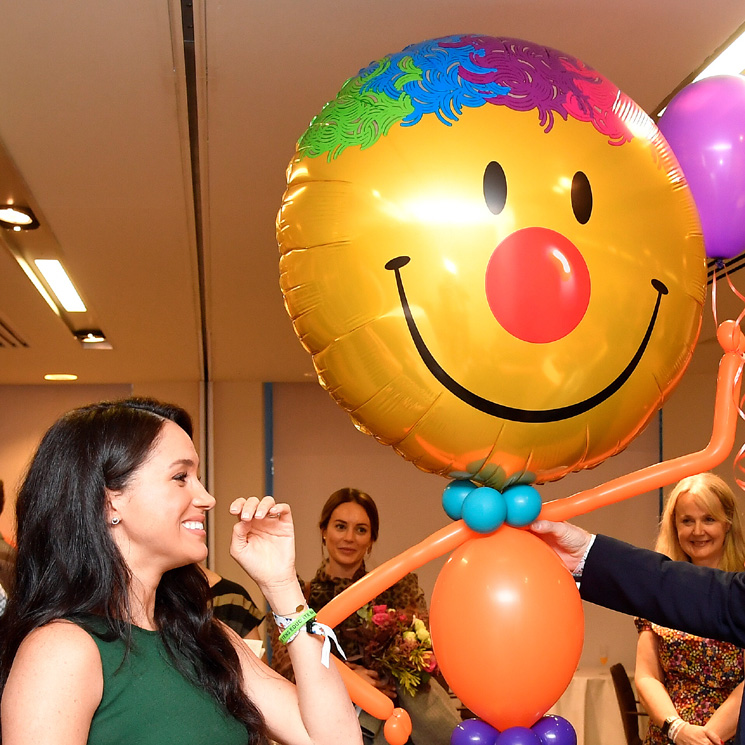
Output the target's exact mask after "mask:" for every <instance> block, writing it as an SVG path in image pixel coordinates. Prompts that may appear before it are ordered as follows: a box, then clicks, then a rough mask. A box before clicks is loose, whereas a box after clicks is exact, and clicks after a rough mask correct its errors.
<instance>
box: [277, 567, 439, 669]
mask: <svg viewBox="0 0 745 745" xmlns="http://www.w3.org/2000/svg"><path fill="white" fill-rule="evenodd" d="M366 574H367V569H365V564H364V562H363V563H362V566H361V567H360V568H359V569H358V570H357V571H356V572H355V574H354V577H352V578H351V579H346V578H343V577H329V575H328V574H327V573H326V567H325V565H323V566H321V567H320V569H319V570H318V571H317V572H316V576H315V577H313V579H312V580H311V581H310V583H305V582H303V581H302V580H300V586H301V587H302V589H303V593H304V594H305V596H306V598H307V600H308V605H309V606H310V607H311V608H313V610H314V611H319V610H321V608H323V607H324V606H325V605H327V604H328V603H329V602H330V601H331V600H332V599H333V598H335V597H336V596H337V595H338V594H339V593H341V592H343V591H344V590H346V589H347V587H349V586H350V585H352V584H353V583H355V582H356V581H357V580H358V579H361V578H362V577H364V576H365V575H366ZM372 603H373V605H387V606H388V607H389V608H400V609H404V608H415V609H416V611H417V612H418V614H419V615H420V616H421V617H423V618H426V617H427V601H426V600H425V598H424V592H422V589H421V588H420V587H419V582H418V580H417V576H416V574H407V575H406V576H405V577H403V578H402V579H400V580H399V581H398V582H396V584H395V585H393V586H391V587H389V588H388V589H387V590H384V591H383V592H382V593H381V594H380V595H378V597H377V598H375V600H373V601H372ZM361 623H362V619H361V618H360V617H359V616H358V615H357V614H356V613H353V614H352V615H351V616H349V617H348V618H346V619H345V620H344V621H342V622H341V623H340V624H339V625H338V626H337V627H336V628H335V629H334V631H335V632H336V636H337V638H338V640H339V644H340V645H341V648H342V649H343V650H344V654H346V655H347V657H354V656H355V655H357V652H358V649H357V643H356V642H355V641H354V640H352V639H350V638H349V637H348V635H347V634H345V633H344V632H345V631H347V630H349V629H354V628H355V627H357V626H359V625H360V624H361ZM269 635H270V639H271V644H272V663H271V664H272V667H273V668H274V669H275V670H276V671H277V672H278V673H280V674H281V675H284V677H285V678H287V679H288V680H291V681H293V682H294V680H295V678H294V675H293V673H292V665H291V663H290V655H289V654H288V652H287V648H286V647H285V646H284V645H283V644H280V643H279V635H278V633H277V630H276V625H275V624H274V623H271V624H269ZM331 648H332V650H333V649H334V647H333V645H332V647H331Z"/></svg>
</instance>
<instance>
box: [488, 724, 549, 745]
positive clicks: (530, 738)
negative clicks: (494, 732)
mask: <svg viewBox="0 0 745 745" xmlns="http://www.w3.org/2000/svg"><path fill="white" fill-rule="evenodd" d="M497 745H541V738H540V737H538V735H537V734H536V733H535V732H533V730H531V729H528V728H527V727H509V728H508V729H506V730H504V731H503V732H502V734H501V735H499V737H498V738H497Z"/></svg>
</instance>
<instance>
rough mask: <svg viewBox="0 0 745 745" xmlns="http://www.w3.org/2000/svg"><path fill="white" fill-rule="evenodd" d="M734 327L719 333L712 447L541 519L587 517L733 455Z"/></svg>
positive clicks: (559, 504)
mask: <svg viewBox="0 0 745 745" xmlns="http://www.w3.org/2000/svg"><path fill="white" fill-rule="evenodd" d="M732 324H733V322H732V321H725V322H724V323H723V324H722V325H721V326H720V327H719V331H718V337H719V341H720V343H721V344H722V346H723V347H724V349H725V350H726V353H725V354H724V356H723V357H722V361H721V363H720V365H719V373H718V376H717V391H716V401H715V404H714V424H713V427H712V435H711V439H710V440H709V444H708V445H707V446H706V447H705V448H704V449H703V450H699V451H698V452H696V453H690V454H688V455H683V456H681V457H679V458H674V459H673V460H669V461H664V462H663V463H656V464H655V465H653V466H649V467H647V468H644V469H642V470H641V471H636V472H635V473H631V474H627V475H626V476H621V477H620V478H617V479H613V480H612V481H609V482H608V483H607V484H601V485H600V486H597V487H595V488H594V489H588V490H586V491H581V492H578V493H577V494H574V495H572V496H571V497H565V498H564V499H557V500H554V501H553V502H548V503H547V504H545V505H544V507H543V509H542V510H541V514H540V517H539V519H543V520H555V521H561V520H568V519H570V518H572V517H575V516H577V515H583V514H585V513H586V512H590V511H591V510H594V509H597V508H598V507H603V506H605V505H608V504H614V503H615V502H620V501H622V500H624V499H628V498H629V497H634V496H637V495H638V494H643V493H644V492H647V491H651V490H653V489H658V488H660V487H661V486H666V485H667V484H671V483H673V482H674V481H677V480H678V479H681V478H683V477H684V476H689V475H691V474H694V473H701V472H702V471H708V470H710V469H711V468H713V467H714V466H717V465H719V464H720V463H721V462H722V461H723V460H724V459H725V458H726V457H727V456H728V455H729V454H730V452H731V451H732V446H733V445H734V442H735V431H736V428H737V419H738V415H739V408H738V401H739V397H740V385H741V382H742V381H741V378H740V371H741V369H742V365H743V358H742V354H743V341H742V339H741V336H740V333H739V329H738V328H737V327H736V326H734V328H733V326H732Z"/></svg>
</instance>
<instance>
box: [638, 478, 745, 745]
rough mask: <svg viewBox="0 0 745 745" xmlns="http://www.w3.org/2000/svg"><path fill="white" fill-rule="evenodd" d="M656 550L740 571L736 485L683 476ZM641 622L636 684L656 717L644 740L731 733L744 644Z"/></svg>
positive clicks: (693, 740)
mask: <svg viewBox="0 0 745 745" xmlns="http://www.w3.org/2000/svg"><path fill="white" fill-rule="evenodd" d="M655 549H656V550H657V551H659V552H660V553H663V554H666V555H667V556H669V557H670V558H671V559H675V560H677V561H688V562H691V563H692V564H695V565H696V566H706V567H716V568H719V569H725V570H728V571H741V570H742V569H743V565H744V564H745V540H744V539H743V531H742V525H741V522H740V516H739V512H738V509H737V504H736V501H735V495H734V494H733V493H732V490H731V489H730V487H729V486H728V485H727V484H726V483H725V482H724V481H722V479H720V478H719V477H718V476H715V475H714V474H711V473H703V474H698V475H696V476H689V477H688V478H685V479H683V480H682V481H680V482H679V483H678V484H677V485H676V487H675V488H674V489H673V491H672V493H671V494H670V497H669V499H668V501H667V504H666V506H665V511H664V513H663V515H662V521H661V523H660V532H659V536H658V538H657V544H656V546H655ZM635 623H636V626H637V630H638V631H639V641H638V645H637V654H636V673H635V683H636V688H637V690H638V692H639V696H640V698H641V700H642V703H643V705H644V708H645V709H646V711H647V713H648V714H649V718H650V726H649V731H648V733H647V737H646V740H645V745H664V743H668V742H670V741H671V740H672V741H673V742H675V743H676V745H712V744H714V745H721V743H722V742H723V741H725V740H728V739H729V738H731V737H732V736H733V735H734V734H735V730H736V728H737V718H738V713H739V710H740V702H741V699H742V692H743V682H742V681H743V653H742V650H741V649H739V648H738V647H736V646H734V645H733V644H729V643H727V642H720V641H715V640H712V639H703V638H701V637H698V636H693V635H692V634H686V633H683V632H682V631H675V630H673V629H667V628H664V627H662V626H658V625H656V624H652V623H649V622H648V621H646V620H643V619H639V618H637V619H636V620H635ZM678 718H679V719H680V720H682V721H683V722H684V723H685V724H682V723H678V721H677V720H678ZM673 738H674V739H673Z"/></svg>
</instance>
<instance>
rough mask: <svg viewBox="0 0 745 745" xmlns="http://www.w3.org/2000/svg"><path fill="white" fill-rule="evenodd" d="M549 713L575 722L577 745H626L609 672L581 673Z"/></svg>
mask: <svg viewBox="0 0 745 745" xmlns="http://www.w3.org/2000/svg"><path fill="white" fill-rule="evenodd" d="M548 713H549V714H557V715H558V716H560V717H564V719H567V720H569V722H571V724H572V726H573V727H574V729H575V730H576V731H577V745H626V737H625V735H624V733H623V723H622V721H621V711H620V709H619V706H618V700H617V699H616V690H615V688H614V687H613V680H612V679H611V674H610V671H609V670H608V669H607V668H602V669H590V668H588V669H579V670H577V672H576V673H575V674H574V676H573V677H572V680H571V682H570V683H569V686H568V688H567V689H566V691H565V692H564V695H563V696H562V697H561V698H560V699H559V700H558V701H557V702H556V704H554V706H553V707H552V708H551V709H550V710H549V711H548Z"/></svg>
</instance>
